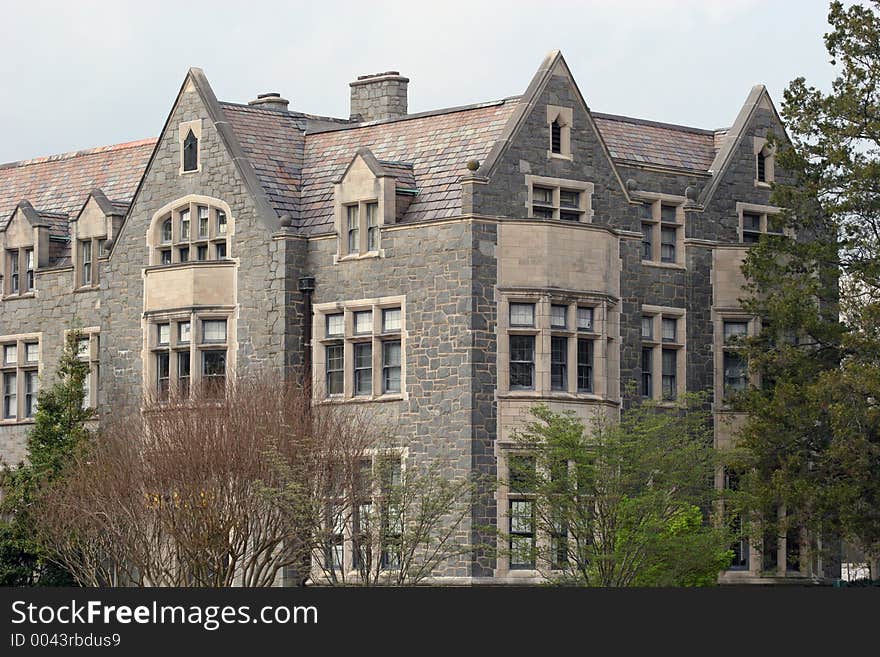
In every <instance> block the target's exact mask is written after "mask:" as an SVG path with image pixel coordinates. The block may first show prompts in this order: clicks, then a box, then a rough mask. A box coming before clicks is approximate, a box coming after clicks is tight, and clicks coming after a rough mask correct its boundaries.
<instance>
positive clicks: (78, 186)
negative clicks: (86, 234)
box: [0, 139, 156, 235]
mask: <svg viewBox="0 0 880 657" xmlns="http://www.w3.org/2000/svg"><path fill="white" fill-rule="evenodd" d="M155 144H156V139H142V140H140V141H132V142H128V143H125V144H116V145H113V146H101V147H98V148H90V149H87V150H82V151H75V152H72V153H62V154H61V155H51V156H49V157H40V158H36V159H32V160H22V161H20V162H10V163H8V164H0V229H2V228H4V227H5V226H6V222H7V221H8V219H9V217H10V216H12V212H13V211H14V210H15V208H16V206H17V205H18V202H19V201H21V200H22V199H27V200H28V201H30V202H31V204H32V205H33V206H34V208H36V209H37V211H38V212H40V213H46V212H58V213H63V214H64V215H66V216H68V217H69V216H75V215H76V214H77V212H79V210H80V208H81V207H82V205H83V203H85V200H86V198H87V197H88V195H89V193H90V192H91V191H92V189H94V188H95V187H100V188H101V189H102V190H103V191H104V193H105V194H106V195H107V197H108V198H110V199H113V200H114V201H128V200H130V199H131V197H132V196H133V195H134V192H135V190H136V189H137V186H138V183H139V182H140V179H141V176H142V175H143V173H144V170H145V169H146V166H147V161H148V160H149V159H150V155H151V154H152V152H153V147H154V145H155ZM65 221H66V219H65ZM53 234H54V233H53ZM64 234H65V235H66V234H67V229H66V228H65V229H64Z"/></svg>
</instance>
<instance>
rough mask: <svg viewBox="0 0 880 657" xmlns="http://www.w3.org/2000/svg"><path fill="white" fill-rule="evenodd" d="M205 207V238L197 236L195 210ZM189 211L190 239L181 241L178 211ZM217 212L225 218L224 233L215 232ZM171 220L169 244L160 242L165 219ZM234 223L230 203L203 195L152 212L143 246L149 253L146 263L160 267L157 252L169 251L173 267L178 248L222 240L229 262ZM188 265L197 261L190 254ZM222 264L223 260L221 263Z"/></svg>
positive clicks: (194, 195) (231, 253) (232, 250)
mask: <svg viewBox="0 0 880 657" xmlns="http://www.w3.org/2000/svg"><path fill="white" fill-rule="evenodd" d="M199 207H207V208H208V235H207V236H206V237H200V236H199V234H198V221H199V217H198V208H199ZM187 209H188V210H189V222H190V227H189V238H187V239H185V240H184V239H183V238H181V236H180V212H181V211H182V210H187ZM218 210H220V211H222V212H223V213H224V214H225V215H226V234H225V235H221V234H219V233H217V226H216V218H217V214H216V212H217V211H218ZM168 218H170V219H171V241H170V242H162V234H161V231H162V224H163V223H164V222H165V220H166V219H168ZM235 222H236V218H235V216H234V215H233V213H232V208H231V207H229V204H228V203H226V202H225V201H223V200H222V199H219V198H214V197H212V196H204V195H202V194H187V195H186V196H182V197H180V198H178V199H175V200H174V201H171V202H169V203H166V204H165V205H163V206H162V207H161V208H159V209H158V210H156V212H154V213H153V217H152V218H151V219H150V225H149V227H148V228H147V233H146V245H147V249H148V252H149V261H150V264H151V265H156V264H159V256H158V254H159V252H160V251H162V250H167V249H170V250H171V252H172V256H171V257H172V264H177V263H174V261H173V258H174V257H175V251H176V250H177V249H179V248H180V247H181V246H184V247H190V249H194V248H196V247H197V246H199V245H208V246H209V248H210V246H211V245H212V244H216V243H217V242H221V241H224V240H225V242H226V260H229V259H232V256H233V254H234V253H235V249H234V247H235ZM190 256H191V257H190V260H189V262H193V261H195V262H199V261H196V260H195V254H194V253H190ZM220 262H223V261H220Z"/></svg>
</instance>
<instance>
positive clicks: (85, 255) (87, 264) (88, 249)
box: [80, 240, 92, 285]
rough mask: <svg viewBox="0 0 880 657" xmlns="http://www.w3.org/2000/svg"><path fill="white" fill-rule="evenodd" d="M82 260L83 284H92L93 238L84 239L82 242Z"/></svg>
mask: <svg viewBox="0 0 880 657" xmlns="http://www.w3.org/2000/svg"><path fill="white" fill-rule="evenodd" d="M80 262H81V265H80V266H81V267H82V269H81V270H80V271H81V272H82V278H81V279H80V282H81V284H82V285H91V284H92V242H91V240H83V241H81V242H80Z"/></svg>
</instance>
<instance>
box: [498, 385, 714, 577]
mask: <svg viewBox="0 0 880 657" xmlns="http://www.w3.org/2000/svg"><path fill="white" fill-rule="evenodd" d="M701 405H702V402H701V401H700V399H698V398H695V397H687V398H684V399H682V400H681V402H679V404H678V405H677V407H676V408H674V409H667V408H661V407H660V406H659V405H657V404H655V403H651V402H645V403H643V404H641V405H638V406H635V407H633V408H631V409H629V410H627V411H626V412H625V413H624V414H623V417H622V418H621V419H620V421H611V420H608V419H606V418H598V417H597V418H596V419H594V420H593V421H592V423H591V425H590V430H589V431H587V429H586V427H585V425H584V423H583V421H582V420H581V419H580V418H578V417H577V416H576V415H575V414H574V412H572V411H566V412H563V413H555V412H553V411H551V410H550V409H549V408H548V407H547V406H546V405H538V406H536V407H534V408H533V409H532V416H533V418H534V419H532V420H530V421H529V422H528V423H527V425H526V426H525V427H524V428H523V429H522V430H520V431H517V432H515V433H514V443H515V444H514V448H513V449H512V451H511V454H510V455H509V459H508V462H509V464H510V465H509V476H508V478H507V481H506V482H505V484H506V485H507V486H508V487H509V490H510V493H511V494H512V495H514V496H517V497H520V498H522V499H523V500H524V501H526V506H524V507H523V509H524V510H525V513H524V514H521V515H523V517H520V518H517V519H515V522H517V523H525V524H526V525H531V526H530V527H529V529H531V530H532V531H533V533H534V534H535V535H536V536H537V540H536V541H534V542H533V543H529V542H526V543H522V542H518V541H517V540H514V541H513V542H512V543H511V548H512V552H513V553H514V554H515V553H517V552H520V554H519V555H516V556H519V558H521V559H522V558H525V559H527V560H531V561H533V562H534V563H535V564H536V567H537V568H538V570H539V571H541V573H542V575H544V576H545V577H546V578H547V579H549V580H550V581H551V582H557V583H560V584H568V585H577V586H652V585H653V586H659V585H664V586H695V585H706V584H711V583H714V582H715V580H716V578H717V576H718V573H719V572H720V571H721V570H723V569H724V568H726V567H727V566H728V564H729V563H730V558H731V552H730V550H729V549H728V547H729V545H730V542H731V539H730V535H729V532H728V531H727V530H726V529H725V528H723V527H721V526H713V525H712V524H710V523H709V522H708V518H709V510H710V509H711V503H712V497H713V487H712V484H711V482H712V477H713V473H714V469H715V464H716V460H715V459H716V455H715V451H714V449H713V446H712V433H711V424H710V423H709V418H708V415H707V413H706V412H705V411H704V410H702V408H701ZM506 538H507V539H510V538H511V537H510V536H507V537H506ZM523 550H524V551H525V552H526V554H522V553H521V552H522V551H523Z"/></svg>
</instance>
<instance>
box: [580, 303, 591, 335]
mask: <svg viewBox="0 0 880 657" xmlns="http://www.w3.org/2000/svg"><path fill="white" fill-rule="evenodd" d="M577 328H578V331H592V330H593V309H592V308H587V307H584V306H578V309H577Z"/></svg>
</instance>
